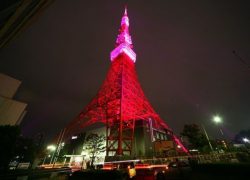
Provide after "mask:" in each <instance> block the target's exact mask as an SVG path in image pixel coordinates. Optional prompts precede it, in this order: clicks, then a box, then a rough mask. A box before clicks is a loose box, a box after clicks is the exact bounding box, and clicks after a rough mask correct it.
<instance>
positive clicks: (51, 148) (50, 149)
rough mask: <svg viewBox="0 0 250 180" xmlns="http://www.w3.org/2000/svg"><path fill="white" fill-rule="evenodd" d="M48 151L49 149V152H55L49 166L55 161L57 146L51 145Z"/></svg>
mask: <svg viewBox="0 0 250 180" xmlns="http://www.w3.org/2000/svg"><path fill="white" fill-rule="evenodd" d="M47 149H48V150H49V151H53V155H52V157H51V159H50V163H49V164H51V163H52V161H53V159H54V156H55V152H56V146H55V145H49V146H47Z"/></svg>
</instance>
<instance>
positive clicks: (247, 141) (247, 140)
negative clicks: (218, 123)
mask: <svg viewBox="0 0 250 180" xmlns="http://www.w3.org/2000/svg"><path fill="white" fill-rule="evenodd" d="M242 140H243V141H244V142H245V143H249V142H250V140H249V139H248V138H246V137H244V138H243V139H242Z"/></svg>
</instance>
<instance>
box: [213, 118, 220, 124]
mask: <svg viewBox="0 0 250 180" xmlns="http://www.w3.org/2000/svg"><path fill="white" fill-rule="evenodd" d="M213 121H214V122H215V123H216V124H218V123H221V122H222V119H221V117H220V116H214V118H213Z"/></svg>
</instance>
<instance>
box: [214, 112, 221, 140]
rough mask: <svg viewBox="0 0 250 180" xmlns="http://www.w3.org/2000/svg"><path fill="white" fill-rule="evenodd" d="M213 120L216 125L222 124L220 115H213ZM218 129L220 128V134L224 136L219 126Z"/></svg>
mask: <svg viewBox="0 0 250 180" xmlns="http://www.w3.org/2000/svg"><path fill="white" fill-rule="evenodd" d="M213 122H214V123H215V124H217V125H220V124H222V118H221V117H220V116H218V115H216V116H214V117H213ZM219 129H220V133H221V135H222V136H224V133H223V131H222V129H221V127H219Z"/></svg>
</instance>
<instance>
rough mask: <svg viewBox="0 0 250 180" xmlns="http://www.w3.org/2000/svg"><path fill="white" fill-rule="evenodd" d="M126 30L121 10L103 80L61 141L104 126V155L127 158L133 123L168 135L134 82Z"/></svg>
mask: <svg viewBox="0 0 250 180" xmlns="http://www.w3.org/2000/svg"><path fill="white" fill-rule="evenodd" d="M128 28H129V19H128V16H127V10H126V9H125V13H124V15H123V17H122V21H121V28H120V31H119V35H118V37H117V40H116V48H115V49H114V50H113V51H112V52H111V67H110V69H109V71H108V74H107V76H106V79H105V80H104V83H103V84H102V86H101V88H100V89H99V91H98V93H97V95H96V96H95V98H94V99H93V100H92V101H91V102H90V103H89V104H88V105H87V106H86V107H85V108H84V109H83V110H82V112H81V113H80V114H79V115H78V116H77V117H76V118H75V119H74V120H73V121H72V122H71V123H70V124H69V125H68V126H67V127H66V130H65V137H69V136H71V135H73V134H74V133H76V132H79V130H81V129H83V128H84V127H86V126H89V125H92V124H94V123H98V122H100V123H104V124H106V127H107V154H109V153H113V154H116V155H123V154H125V153H126V154H130V155H131V152H132V148H133V147H132V146H133V136H134V127H135V121H136V120H146V121H148V120H149V119H150V120H152V125H153V127H154V128H157V129H159V128H161V129H167V130H168V131H171V129H170V128H169V127H168V125H167V124H166V123H165V122H164V121H163V120H162V119H161V118H160V116H159V115H158V114H157V113H156V112H155V111H154V109H153V108H152V106H151V105H150V103H149V101H148V100H147V98H146V96H145V95H144V92H143V90H142V88H141V85H140V83H139V81H138V78H137V74H136V70H135V61H136V54H135V53H134V51H133V50H132V48H133V46H132V40H131V36H130V35H129V30H128ZM171 132H172V131H171ZM173 140H174V141H175V142H176V143H177V144H178V145H180V146H181V147H182V150H183V151H187V150H186V149H185V147H184V146H183V145H182V144H181V143H180V141H179V140H178V139H177V138H176V137H175V136H174V135H173Z"/></svg>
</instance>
